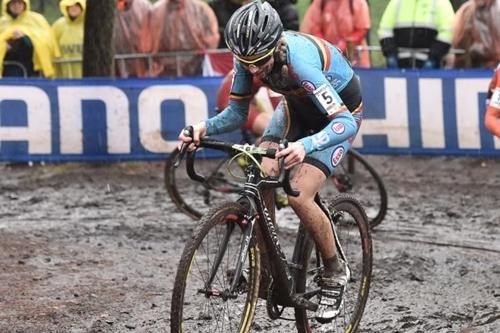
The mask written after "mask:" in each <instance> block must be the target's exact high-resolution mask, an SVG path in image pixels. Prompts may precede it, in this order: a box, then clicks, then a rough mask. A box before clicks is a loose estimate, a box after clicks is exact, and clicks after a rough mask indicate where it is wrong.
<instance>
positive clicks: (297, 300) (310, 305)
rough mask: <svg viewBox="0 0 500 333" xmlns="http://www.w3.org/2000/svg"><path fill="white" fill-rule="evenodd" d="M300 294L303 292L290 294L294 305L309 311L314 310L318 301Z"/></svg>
mask: <svg viewBox="0 0 500 333" xmlns="http://www.w3.org/2000/svg"><path fill="white" fill-rule="evenodd" d="M302 295H303V294H295V295H292V296H291V299H292V303H293V305H294V307H296V308H299V309H306V310H309V311H316V310H317V309H318V303H315V302H313V301H310V300H308V299H307V298H305V297H303V296H302Z"/></svg>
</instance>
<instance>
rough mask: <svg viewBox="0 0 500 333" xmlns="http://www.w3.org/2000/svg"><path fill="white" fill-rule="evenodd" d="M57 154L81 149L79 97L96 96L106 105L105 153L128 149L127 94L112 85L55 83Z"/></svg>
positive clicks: (74, 152) (76, 152)
mask: <svg viewBox="0 0 500 333" xmlns="http://www.w3.org/2000/svg"><path fill="white" fill-rule="evenodd" d="M57 91H58V100H59V124H60V128H61V154H82V153H83V132H82V129H83V126H82V119H83V117H82V101H84V100H94V101H95V100H99V101H102V102H104V104H105V105H106V122H107V142H108V153H109V154H128V153H130V151H131V150H130V144H131V141H130V115H129V102H128V98H127V95H126V94H125V93H124V92H123V91H122V90H121V89H119V88H117V87H113V86H74V87H59V88H57Z"/></svg>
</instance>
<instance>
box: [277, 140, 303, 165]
mask: <svg viewBox="0 0 500 333" xmlns="http://www.w3.org/2000/svg"><path fill="white" fill-rule="evenodd" d="M283 156H286V157H285V161H284V162H285V169H287V170H288V169H290V168H292V167H293V166H295V165H297V164H300V163H302V161H303V160H304V157H306V150H305V148H304V145H303V144H302V142H290V143H289V144H288V147H287V148H285V149H283V150H280V151H279V152H277V153H276V159H279V158H281V157H283Z"/></svg>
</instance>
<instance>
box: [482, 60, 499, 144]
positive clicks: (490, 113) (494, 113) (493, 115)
mask: <svg viewBox="0 0 500 333" xmlns="http://www.w3.org/2000/svg"><path fill="white" fill-rule="evenodd" d="M484 124H485V126H486V128H487V129H488V130H489V131H490V132H491V134H493V135H495V136H496V137H498V138H500V63H499V64H498V66H497V69H496V70H495V73H494V74H493V77H492V78H491V82H490V88H489V91H488V101H487V109H486V115H485V117H484Z"/></svg>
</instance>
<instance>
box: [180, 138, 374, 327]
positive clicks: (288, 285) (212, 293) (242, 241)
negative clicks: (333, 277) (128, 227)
mask: <svg viewBox="0 0 500 333" xmlns="http://www.w3.org/2000/svg"><path fill="white" fill-rule="evenodd" d="M199 146H200V147H205V148H208V147H209V148H212V149H216V150H222V151H226V152H227V153H229V154H230V155H233V156H235V155H236V156H238V155H244V156H247V157H248V159H249V160H250V161H251V163H249V164H248V165H247V166H246V167H245V170H244V172H245V177H246V180H245V183H244V185H243V188H242V191H241V192H240V197H239V198H238V199H237V200H235V201H225V202H221V203H218V204H217V205H215V206H214V207H212V208H211V209H210V210H209V211H208V212H207V213H205V214H204V215H203V217H202V218H201V220H200V222H199V223H198V225H197V227H196V228H195V230H194V232H193V233H192V235H191V237H190V238H189V240H188V241H187V243H186V244H185V247H184V251H183V253H182V256H181V259H180V262H179V265H178V268H177V274H176V278H175V284H174V288H173V294H172V304H171V317H170V325H171V332H175V333H177V332H185V333H191V332H193V333H195V332H196V333H198V332H214V333H215V332H217V333H219V332H239V333H242V332H248V331H250V329H252V327H255V328H256V329H258V330H265V329H266V327H267V326H269V329H272V328H276V326H277V325H279V329H278V330H279V331H280V332H290V331H295V330H297V331H298V332H312V331H313V330H314V331H315V332H346V333H350V332H356V330H357V329H358V327H359V324H360V320H361V317H362V315H363V311H364V308H365V305H366V302H367V299H368V291H369V287H370V281H371V273H372V241H371V236H370V228H369V225H368V222H367V217H366V214H365V212H364V210H363V208H362V206H361V204H360V203H359V202H358V201H357V200H356V199H354V198H353V197H352V196H351V195H349V194H345V193H342V194H338V196H337V197H335V198H334V199H333V200H331V202H330V204H329V205H328V208H327V205H326V204H324V203H323V201H321V199H320V197H319V195H317V196H316V202H317V203H318V204H319V205H320V207H321V208H322V209H323V210H324V211H325V213H326V214H327V215H328V216H329V217H330V220H331V226H332V229H333V231H334V235H335V237H334V238H335V243H336V248H337V252H338V254H339V255H340V256H341V258H342V259H343V260H344V261H345V262H346V263H347V265H348V268H349V270H350V272H351V277H350V280H349V282H348V285H347V289H346V292H345V293H344V299H343V301H344V303H343V304H344V305H343V307H342V309H341V312H340V314H339V315H338V316H337V317H336V318H335V319H334V320H333V321H332V322H331V323H328V324H320V323H318V322H317V321H316V320H315V319H314V311H315V310H316V309H317V307H318V303H317V302H318V300H317V297H318V293H319V287H318V286H317V283H316V282H317V280H318V278H319V276H320V273H321V272H322V269H323V268H322V260H321V256H320V254H319V251H318V249H317V248H316V246H315V243H314V241H313V240H312V238H311V236H310V235H309V234H308V233H307V231H306V230H305V228H304V227H302V225H299V227H298V231H297V233H296V237H295V241H294V247H293V254H292V255H291V260H290V261H289V260H288V259H287V257H286V255H285V253H284V251H283V248H282V246H281V244H282V242H281V241H280V236H279V235H278V233H277V227H276V224H275V221H273V218H272V217H271V216H272V215H271V214H270V212H269V210H268V209H267V207H266V205H265V203H264V201H263V199H262V191H263V190H264V189H270V188H282V189H284V191H285V192H286V193H287V194H288V195H292V196H296V195H298V192H296V191H295V190H293V189H292V188H291V187H290V183H289V172H287V171H284V168H283V167H282V165H283V163H282V160H281V161H280V164H281V167H280V170H281V172H280V176H279V177H278V178H275V177H266V176H265V175H263V174H262V171H261V169H260V161H261V158H262V157H263V156H266V157H271V158H273V157H274V154H275V150H274V149H262V148H257V147H255V146H251V145H241V144H230V143H225V142H222V141H217V140H213V139H209V138H204V139H202V140H201V142H200V144H199ZM182 153H183V151H181V155H180V156H182ZM194 155H195V154H194V153H193V152H190V153H188V156H187V161H186V168H187V172H188V174H189V175H190V177H192V178H193V179H195V180H197V181H205V179H204V178H203V177H202V176H200V175H198V174H197V173H196V172H195V170H194V161H195V156H194ZM203 162H204V161H203ZM203 162H202V161H200V160H197V163H203ZM257 226H258V228H260V230H261V232H262V235H263V237H262V239H263V241H262V242H263V244H260V243H259V242H257V239H256V228H257ZM263 247H265V248H266V249H267V252H266V253H267V256H268V258H269V263H270V264H269V265H268V267H262V265H263V262H261V257H260V250H261V249H262V248H263ZM263 272H269V273H268V276H267V279H264V278H263V279H262V280H261V273H263ZM266 280H267V283H265V284H264V283H263V284H261V281H266ZM259 297H260V298H259ZM266 314H267V315H266ZM277 320H280V322H279V324H278V323H277ZM287 325H290V327H287Z"/></svg>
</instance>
